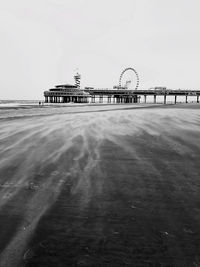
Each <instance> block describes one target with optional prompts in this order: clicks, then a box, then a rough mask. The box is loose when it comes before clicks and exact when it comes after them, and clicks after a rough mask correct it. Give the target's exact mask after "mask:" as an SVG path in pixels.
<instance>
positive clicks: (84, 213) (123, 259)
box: [0, 104, 200, 267]
mask: <svg viewBox="0 0 200 267" xmlns="http://www.w3.org/2000/svg"><path fill="white" fill-rule="evenodd" d="M0 125H1V127H0V266H2V267H4V266H6V267H16V266H20V267H21V266H28V267H37V266H40V267H47V266H48V267H51V266H52V267H54V266H57V267H62V266H92V267H93V266H102V267H103V266H114V267H117V266H200V227H199V226H200V165H199V164H200V105H189V104H188V105H177V106H175V105H169V106H168V105H166V106H159V105H155V106H148V105H146V106H142V105H141V106H139V105H138V106H137V105H127V106H121V105H112V106H78V107H60V108H57V107H54V108H53V107H52V108H51V107H48V108H45V107H44V108H42V109H39V108H37V107H32V108H30V109H29V108H24V109H21V108H18V109H12V108H11V109H2V110H0Z"/></svg>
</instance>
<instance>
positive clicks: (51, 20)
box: [0, 0, 200, 99]
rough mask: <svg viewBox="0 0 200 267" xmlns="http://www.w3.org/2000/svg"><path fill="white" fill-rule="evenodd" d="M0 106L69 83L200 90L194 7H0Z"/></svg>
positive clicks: (179, 1) (177, 3)
mask: <svg viewBox="0 0 200 267" xmlns="http://www.w3.org/2000/svg"><path fill="white" fill-rule="evenodd" d="M0 6H1V8H0V72H1V75H0V99H43V91H44V90H47V89H49V88H51V87H53V86H54V85H55V84H60V83H73V82H74V81H73V75H74V73H75V70H76V68H78V69H79V72H80V73H81V75H82V80H81V85H82V86H95V87H112V86H113V85H115V84H117V83H118V80H119V75H120V73H121V72H122V70H123V69H124V68H126V67H134V68H135V69H136V70H137V72H138V74H139V76H140V88H141V89H143V88H149V87H152V86H167V87H169V88H192V89H200V75H199V72H200V15H199V11H200V1H199V0H17V1H16V0H0Z"/></svg>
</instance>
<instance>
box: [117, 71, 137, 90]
mask: <svg viewBox="0 0 200 267" xmlns="http://www.w3.org/2000/svg"><path fill="white" fill-rule="evenodd" d="M119 87H120V88H121V87H124V88H125V89H128V90H137V89H138V87H139V76H138V73H137V71H136V70H135V69H134V68H126V69H124V70H123V71H122V73H121V75H120V78H119Z"/></svg>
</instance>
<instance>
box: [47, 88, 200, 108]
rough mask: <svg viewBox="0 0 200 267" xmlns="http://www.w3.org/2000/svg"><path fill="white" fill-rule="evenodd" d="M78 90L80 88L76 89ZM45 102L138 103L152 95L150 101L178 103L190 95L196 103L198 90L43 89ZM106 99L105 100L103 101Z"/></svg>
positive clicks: (199, 93)
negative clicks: (171, 100)
mask: <svg viewBox="0 0 200 267" xmlns="http://www.w3.org/2000/svg"><path fill="white" fill-rule="evenodd" d="M78 90H80V89H78ZM44 96H45V103H70V102H73V103H93V104H95V103H105V102H106V103H108V104H128V103H129V104H130V103H140V99H141V97H143V98H144V103H147V102H148V98H149V97H151V98H152V97H153V101H152V103H154V104H156V103H157V98H158V96H162V98H163V100H162V102H163V104H166V103H167V99H168V98H169V97H170V99H172V97H173V98H174V101H173V102H174V104H176V103H178V101H179V97H180V96H182V97H183V96H184V97H185V103H188V99H189V98H190V97H191V96H193V97H194V96H195V97H196V103H199V96H200V90H172V89H166V90H156V89H155V90H152V89H148V90H126V89H93V88H92V89H87V88H85V89H82V90H80V91H78V92H77V91H74V90H73V91H68V92H66V91H62V90H53V89H50V91H45V93H44ZM105 99H107V101H105V102H104V101H103V100H105Z"/></svg>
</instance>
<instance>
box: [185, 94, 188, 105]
mask: <svg viewBox="0 0 200 267" xmlns="http://www.w3.org/2000/svg"><path fill="white" fill-rule="evenodd" d="M185 103H186V104H187V103H188V96H187V95H186V96H185Z"/></svg>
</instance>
